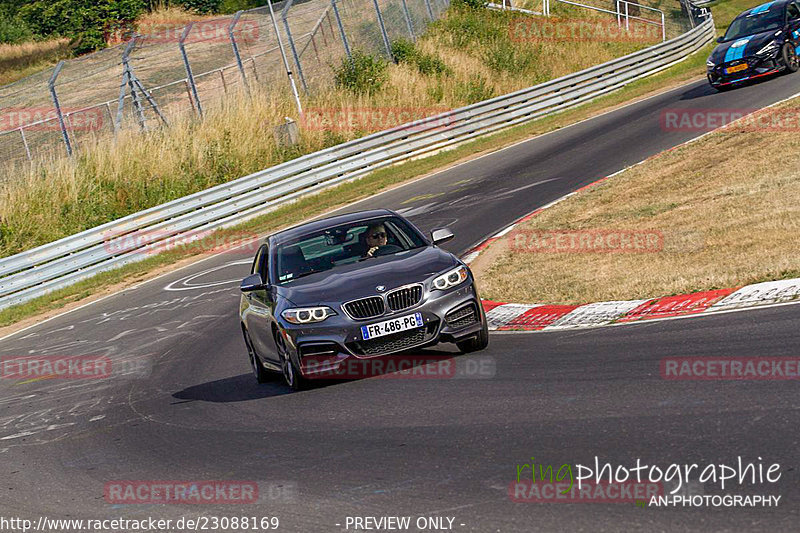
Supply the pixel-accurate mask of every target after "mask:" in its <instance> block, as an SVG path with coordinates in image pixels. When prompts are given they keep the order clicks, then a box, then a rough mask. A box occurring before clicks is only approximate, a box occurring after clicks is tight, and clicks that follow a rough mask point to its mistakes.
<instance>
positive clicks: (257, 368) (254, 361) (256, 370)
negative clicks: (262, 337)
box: [242, 327, 269, 383]
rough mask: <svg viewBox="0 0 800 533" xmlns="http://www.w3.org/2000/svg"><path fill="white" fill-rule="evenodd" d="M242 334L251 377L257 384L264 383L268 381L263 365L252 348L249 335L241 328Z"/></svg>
mask: <svg viewBox="0 0 800 533" xmlns="http://www.w3.org/2000/svg"><path fill="white" fill-rule="evenodd" d="M242 334H243V335H244V344H245V345H246V346H247V358H248V359H249V360H250V368H252V369H253V375H254V376H255V378H256V381H257V382H259V383H266V382H267V381H268V380H269V375H268V374H267V371H266V370H264V365H262V364H261V359H259V357H258V354H256V350H255V348H253V341H252V340H251V339H250V334H248V333H247V330H246V329H244V327H242Z"/></svg>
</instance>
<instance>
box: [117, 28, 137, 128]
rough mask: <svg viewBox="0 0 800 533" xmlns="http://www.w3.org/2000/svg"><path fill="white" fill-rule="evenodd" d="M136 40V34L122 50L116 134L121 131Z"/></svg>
mask: <svg viewBox="0 0 800 533" xmlns="http://www.w3.org/2000/svg"><path fill="white" fill-rule="evenodd" d="M135 42H136V35H134V36H133V37H132V38H131V40H130V41H128V45H127V46H126V47H125V50H123V52H122V82H121V83H120V84H119V99H118V100H117V117H116V119H115V120H114V134H116V133H118V132H119V129H120V127H121V125H122V110H123V107H124V105H125V88H126V87H128V80H129V79H130V75H131V73H130V71H129V70H128V54H130V53H131V50H132V49H133V45H134V43H135Z"/></svg>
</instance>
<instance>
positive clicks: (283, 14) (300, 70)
mask: <svg viewBox="0 0 800 533" xmlns="http://www.w3.org/2000/svg"><path fill="white" fill-rule="evenodd" d="M292 1H293V0H289V2H288V3H287V4H286V7H284V8H283V11H281V19H283V27H284V28H285V29H286V37H287V38H288V39H289V48H291V49H292V56H294V64H295V65H297V73H298V74H300V83H302V84H303V90H304V91H305V93H306V94H308V85H306V77H305V76H304V75H303V67H302V66H301V65H300V56H298V55H297V48H295V46H294V39H293V38H292V30H290V29H289V21H288V20H286V14H287V13H288V11H289V8H290V7H292Z"/></svg>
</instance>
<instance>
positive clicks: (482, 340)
mask: <svg viewBox="0 0 800 533" xmlns="http://www.w3.org/2000/svg"><path fill="white" fill-rule="evenodd" d="M456 346H458V349H459V350H461V353H470V352H478V351H480V350H483V349H484V348H486V347H487V346H489V326H488V325H487V324H486V319H484V321H483V328H481V330H480V331H479V332H478V334H477V335H476V336H474V337H470V338H469V339H466V340H463V341H459V342H457V343H456Z"/></svg>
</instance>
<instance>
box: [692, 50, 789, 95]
mask: <svg viewBox="0 0 800 533" xmlns="http://www.w3.org/2000/svg"><path fill="white" fill-rule="evenodd" d="M778 57H779V54H775V55H774V56H772V57H766V58H760V57H757V56H750V57H745V58H742V59H739V60H737V61H731V62H729V63H722V64H720V65H716V66H715V67H714V68H707V74H708V81H709V83H710V84H711V85H712V86H714V87H721V86H726V85H734V84H737V83H744V82H745V81H749V80H752V79H756V78H760V77H762V76H769V75H771V74H777V73H778V72H781V71H782V70H783V69H784V68H785V66H784V65H783V64H782V63H781V62H780V61H779V60H778ZM741 65H746V66H747V68H746V69H744V70H741V71H739V72H734V73H732V74H728V73H727V71H726V69H728V68H731V67H737V66H741Z"/></svg>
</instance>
